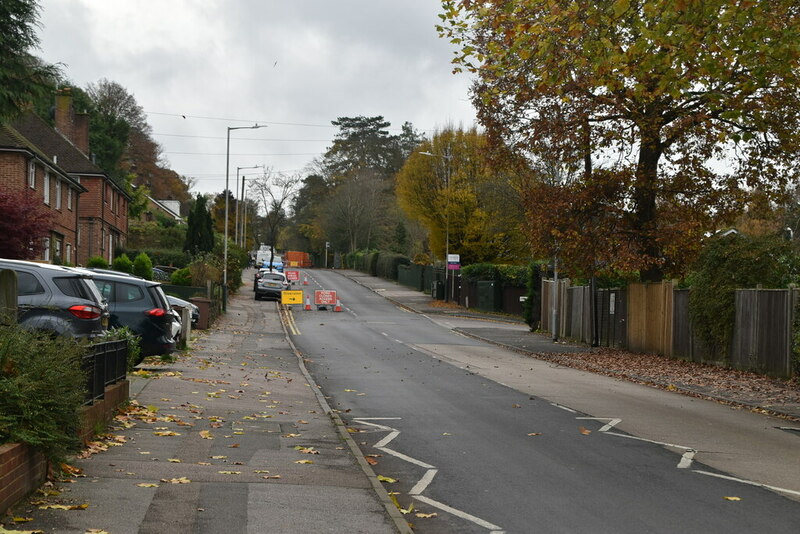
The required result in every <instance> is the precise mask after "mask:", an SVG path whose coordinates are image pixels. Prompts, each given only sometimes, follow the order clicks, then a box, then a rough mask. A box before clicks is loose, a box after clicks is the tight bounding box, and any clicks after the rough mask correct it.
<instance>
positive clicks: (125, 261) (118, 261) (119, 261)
mask: <svg viewBox="0 0 800 534" xmlns="http://www.w3.org/2000/svg"><path fill="white" fill-rule="evenodd" d="M111 266H112V269H114V270H115V271H120V272H123V273H128V274H131V273H132V272H133V262H132V261H131V259H130V258H129V257H128V255H127V254H125V253H123V254H122V255H121V256H117V257H116V258H114V261H113V262H112V264H111Z"/></svg>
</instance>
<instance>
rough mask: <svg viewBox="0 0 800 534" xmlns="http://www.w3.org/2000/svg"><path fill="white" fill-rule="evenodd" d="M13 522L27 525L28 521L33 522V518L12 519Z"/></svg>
mask: <svg viewBox="0 0 800 534" xmlns="http://www.w3.org/2000/svg"><path fill="white" fill-rule="evenodd" d="M11 520H12V521H13V522H14V523H27V522H28V521H33V518H32V517H12V518H11Z"/></svg>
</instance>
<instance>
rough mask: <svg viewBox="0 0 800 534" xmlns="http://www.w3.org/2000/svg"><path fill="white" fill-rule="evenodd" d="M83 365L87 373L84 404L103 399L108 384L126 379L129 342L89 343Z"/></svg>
mask: <svg viewBox="0 0 800 534" xmlns="http://www.w3.org/2000/svg"><path fill="white" fill-rule="evenodd" d="M81 365H82V367H83V370H84V372H85V373H86V399H85V402H84V404H91V403H92V402H93V401H95V400H98V399H102V398H103V396H104V394H105V388H106V386H110V385H111V384H115V383H116V382H118V381H120V380H124V379H125V376H126V372H127V368H128V342H127V341H126V340H119V341H106V342H103V343H95V344H93V345H89V347H88V348H87V349H86V354H84V356H83V359H82V362H81Z"/></svg>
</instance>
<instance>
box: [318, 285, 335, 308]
mask: <svg viewBox="0 0 800 534" xmlns="http://www.w3.org/2000/svg"><path fill="white" fill-rule="evenodd" d="M314 304H316V305H317V309H320V308H325V309H327V307H328V306H335V305H336V291H333V290H329V289H317V290H315V291H314Z"/></svg>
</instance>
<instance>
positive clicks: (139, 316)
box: [93, 269, 175, 356]
mask: <svg viewBox="0 0 800 534" xmlns="http://www.w3.org/2000/svg"><path fill="white" fill-rule="evenodd" d="M93 272H94V283H95V285H96V286H97V289H99V290H100V294H101V295H103V297H105V299H106V300H107V301H108V305H109V312H110V314H111V317H110V320H109V326H110V327H112V328H120V327H123V326H127V327H128V328H130V329H131V330H132V331H133V332H134V333H135V334H136V335H138V336H139V337H140V338H141V345H142V356H150V355H153V354H169V353H171V352H173V351H174V350H175V336H174V335H173V328H174V326H175V325H174V322H175V316H174V315H173V314H172V309H171V307H170V305H169V303H168V302H167V296H166V295H165V294H164V291H163V290H162V289H161V284H159V283H158V282H153V281H151V280H145V279H144V278H140V277H138V276H134V275H130V274H126V273H119V272H115V271H108V270H105V269H96V270H94V271H93Z"/></svg>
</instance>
